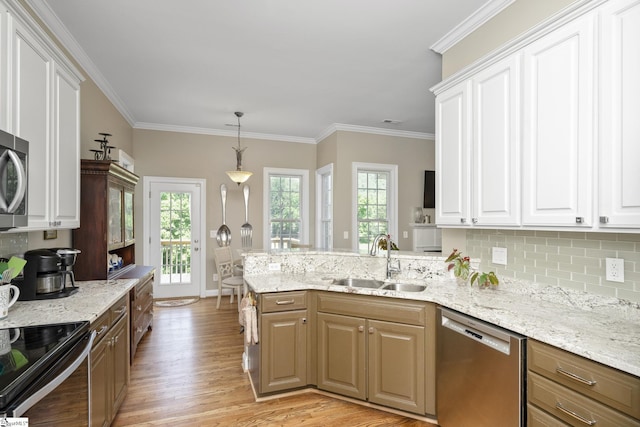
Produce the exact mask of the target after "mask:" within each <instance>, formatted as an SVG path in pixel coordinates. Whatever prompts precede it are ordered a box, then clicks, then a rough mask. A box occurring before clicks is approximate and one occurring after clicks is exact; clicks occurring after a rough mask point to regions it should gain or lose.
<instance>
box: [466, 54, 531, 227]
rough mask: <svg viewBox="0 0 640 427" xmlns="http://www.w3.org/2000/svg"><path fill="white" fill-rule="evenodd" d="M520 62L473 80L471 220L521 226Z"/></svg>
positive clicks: (508, 61) (499, 65) (514, 58)
mask: <svg viewBox="0 0 640 427" xmlns="http://www.w3.org/2000/svg"><path fill="white" fill-rule="evenodd" d="M520 60H521V56H520V55H519V54H516V55H513V56H511V57H509V58H507V59H505V60H503V61H501V62H498V63H497V64H494V65H492V66H490V67H489V68H487V69H485V70H482V71H480V72H479V73H478V74H476V75H475V76H474V77H473V78H472V89H473V92H472V100H473V101H472V102H473V133H472V135H473V137H472V143H471V147H472V149H471V151H472V156H471V159H472V164H471V167H472V177H471V181H472V188H473V192H472V195H471V200H472V206H473V207H472V211H473V213H472V218H471V222H472V223H473V224H477V225H479V226H482V225H490V226H495V225H504V226H512V225H519V224H520V197H519V196H520V171H519V165H520V162H519V156H520V129H519V125H520Z"/></svg>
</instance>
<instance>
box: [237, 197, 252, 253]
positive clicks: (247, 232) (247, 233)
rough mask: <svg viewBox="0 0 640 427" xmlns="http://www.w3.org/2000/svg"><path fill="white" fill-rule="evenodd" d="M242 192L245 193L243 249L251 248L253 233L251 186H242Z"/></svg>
mask: <svg viewBox="0 0 640 427" xmlns="http://www.w3.org/2000/svg"><path fill="white" fill-rule="evenodd" d="M242 193H243V194H244V224H242V227H240V237H241V240H242V249H251V245H252V242H251V238H252V234H253V227H252V226H251V224H249V186H248V185H244V186H243V187H242Z"/></svg>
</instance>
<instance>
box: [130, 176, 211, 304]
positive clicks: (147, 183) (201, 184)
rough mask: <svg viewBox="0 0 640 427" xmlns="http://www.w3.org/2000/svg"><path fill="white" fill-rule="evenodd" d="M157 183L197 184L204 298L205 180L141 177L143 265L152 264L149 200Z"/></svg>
mask: <svg viewBox="0 0 640 427" xmlns="http://www.w3.org/2000/svg"><path fill="white" fill-rule="evenodd" d="M152 183H154V184H159V183H167V184H193V185H196V186H198V188H199V189H200V224H199V225H200V250H199V251H198V253H199V256H198V258H199V262H200V270H201V271H200V285H199V289H200V297H201V298H204V297H205V296H206V295H205V292H206V285H207V280H206V277H207V262H206V255H207V246H206V242H207V239H205V238H204V237H205V234H206V220H207V180H206V179H201V178H173V177H162V176H144V177H143V178H142V190H143V193H142V194H143V199H144V200H143V202H142V215H143V218H144V220H143V226H142V239H143V240H142V241H143V242H144V246H143V247H144V252H143V256H142V258H143V262H144V264H145V265H153V264H152V263H151V259H150V257H149V252H150V250H149V239H150V238H151V229H150V221H149V220H148V218H149V214H150V212H149V209H150V205H149V201H150V199H151V184H152ZM158 277H160V274H159V273H156V278H158Z"/></svg>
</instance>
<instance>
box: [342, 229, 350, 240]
mask: <svg viewBox="0 0 640 427" xmlns="http://www.w3.org/2000/svg"><path fill="white" fill-rule="evenodd" d="M342 238H343V239H345V240H346V239H348V238H349V232H348V231H345V232H344V233H342Z"/></svg>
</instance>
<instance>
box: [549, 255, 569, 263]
mask: <svg viewBox="0 0 640 427" xmlns="http://www.w3.org/2000/svg"><path fill="white" fill-rule="evenodd" d="M547 261H554V262H558V263H564V264H569V263H571V256H570V255H563V254H547Z"/></svg>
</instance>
